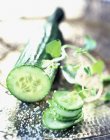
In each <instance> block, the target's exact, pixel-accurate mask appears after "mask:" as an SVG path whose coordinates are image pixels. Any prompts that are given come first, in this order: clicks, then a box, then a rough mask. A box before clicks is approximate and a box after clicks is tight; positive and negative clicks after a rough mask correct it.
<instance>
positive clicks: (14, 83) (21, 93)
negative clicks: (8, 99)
mask: <svg viewBox="0 0 110 140" xmlns="http://www.w3.org/2000/svg"><path fill="white" fill-rule="evenodd" d="M7 87H8V89H9V91H10V92H11V93H12V94H13V95H14V96H15V97H17V98H18V99H20V100H22V101H26V102H35V101H39V100H41V99H42V98H44V97H45V96H46V95H47V94H48V92H49V90H50V88H51V82H50V79H49V77H48V76H47V75H46V74H45V72H44V71H43V70H41V69H40V68H37V67H35V66H21V67H17V68H14V69H13V70H12V71H11V72H10V74H9V75H8V77H7Z"/></svg>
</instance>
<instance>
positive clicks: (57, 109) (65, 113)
mask: <svg viewBox="0 0 110 140" xmlns="http://www.w3.org/2000/svg"><path fill="white" fill-rule="evenodd" d="M49 104H50V105H49V106H50V107H51V108H53V109H54V111H55V112H56V114H58V115H59V116H62V117H66V118H74V117H76V116H77V115H78V114H80V113H81V112H82V108H80V109H77V110H74V111H70V110H69V111H68V110H65V109H64V108H62V107H61V106H59V105H58V104H57V103H56V102H55V101H54V100H50V101H49Z"/></svg>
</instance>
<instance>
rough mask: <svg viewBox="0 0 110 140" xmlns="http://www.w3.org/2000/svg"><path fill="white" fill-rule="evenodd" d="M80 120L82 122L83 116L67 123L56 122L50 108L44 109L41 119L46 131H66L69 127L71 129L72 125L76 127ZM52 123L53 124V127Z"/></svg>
mask: <svg viewBox="0 0 110 140" xmlns="http://www.w3.org/2000/svg"><path fill="white" fill-rule="evenodd" d="M82 120H83V115H82V116H81V117H80V118H79V119H78V120H75V121H69V122H62V121H58V120H57V119H56V116H55V114H54V112H53V111H52V109H51V108H48V109H46V110H45V111H44V112H43V117H42V123H43V125H44V126H46V127H47V128H48V129H52V130H62V129H67V128H69V127H72V126H73V125H76V124H77V123H79V122H81V121H82ZM49 121H50V122H49ZM53 123H55V124H54V125H53ZM52 125H53V126H52Z"/></svg>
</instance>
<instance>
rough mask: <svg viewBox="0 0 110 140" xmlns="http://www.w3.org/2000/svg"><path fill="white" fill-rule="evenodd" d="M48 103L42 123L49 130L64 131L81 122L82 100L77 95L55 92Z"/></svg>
mask: <svg viewBox="0 0 110 140" xmlns="http://www.w3.org/2000/svg"><path fill="white" fill-rule="evenodd" d="M48 103H49V108H47V109H46V110H44V112H43V117H42V122H43V124H44V125H45V126H46V127H47V128H49V129H54V130H58V129H66V128H69V127H71V126H73V125H76V124H77V123H79V122H81V121H82V120H83V112H82V108H83V100H82V98H81V97H80V96H79V95H78V94H77V93H74V92H68V91H56V92H55V93H54V94H53V98H52V99H51V100H49V101H48Z"/></svg>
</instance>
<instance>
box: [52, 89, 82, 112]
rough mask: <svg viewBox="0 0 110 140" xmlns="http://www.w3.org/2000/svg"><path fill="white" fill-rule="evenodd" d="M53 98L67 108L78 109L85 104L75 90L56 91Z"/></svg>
mask: <svg viewBox="0 0 110 140" xmlns="http://www.w3.org/2000/svg"><path fill="white" fill-rule="evenodd" d="M53 99H54V100H55V101H56V102H57V104H58V105H60V106H61V107H62V108H64V109H66V110H76V109H79V108H81V107H82V106H83V100H82V98H81V97H80V96H79V95H78V94H76V93H74V92H68V91H56V92H55V93H54V95H53Z"/></svg>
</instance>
